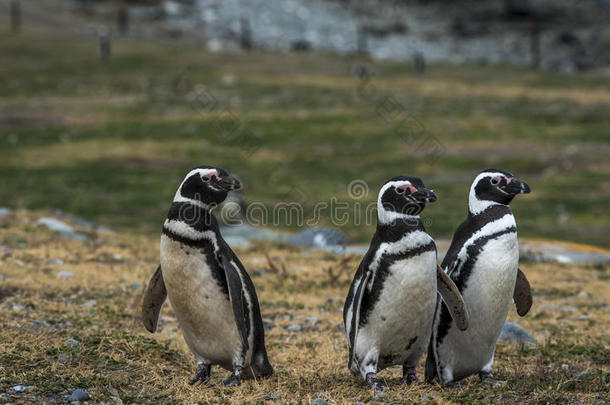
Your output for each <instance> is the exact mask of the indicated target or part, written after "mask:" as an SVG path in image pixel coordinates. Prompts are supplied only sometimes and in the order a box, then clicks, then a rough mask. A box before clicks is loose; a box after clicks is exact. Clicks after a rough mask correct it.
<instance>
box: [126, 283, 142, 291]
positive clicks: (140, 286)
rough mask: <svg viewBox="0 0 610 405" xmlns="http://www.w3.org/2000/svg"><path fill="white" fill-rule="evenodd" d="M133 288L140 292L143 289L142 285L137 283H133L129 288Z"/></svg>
mask: <svg viewBox="0 0 610 405" xmlns="http://www.w3.org/2000/svg"><path fill="white" fill-rule="evenodd" d="M129 287H131V289H132V290H139V289H140V288H142V284H140V283H138V282H137V281H136V282H133V283H131V285H130V286H129Z"/></svg>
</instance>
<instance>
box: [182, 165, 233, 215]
mask: <svg viewBox="0 0 610 405" xmlns="http://www.w3.org/2000/svg"><path fill="white" fill-rule="evenodd" d="M240 188H241V183H240V182H239V180H237V179H236V178H234V177H231V176H230V175H229V173H228V172H227V171H226V170H224V169H221V168H220V167H214V166H199V167H195V168H194V169H192V170H191V171H190V172H189V173H188V174H187V175H186V177H185V178H184V180H183V181H182V184H180V187H179V188H178V191H176V195H175V197H174V202H178V201H188V202H193V203H196V205H200V203H203V205H204V207H205V208H210V209H211V208H213V207H215V206H216V205H218V204H220V203H221V202H223V201H224V200H225V198H227V194H228V193H229V191H231V190H238V189H240Z"/></svg>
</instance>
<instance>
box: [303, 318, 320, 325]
mask: <svg viewBox="0 0 610 405" xmlns="http://www.w3.org/2000/svg"><path fill="white" fill-rule="evenodd" d="M305 320H306V321H307V323H309V324H311V325H315V324H316V323H318V321H319V319H318V318H316V317H315V316H310V317H308V318H306V319H305Z"/></svg>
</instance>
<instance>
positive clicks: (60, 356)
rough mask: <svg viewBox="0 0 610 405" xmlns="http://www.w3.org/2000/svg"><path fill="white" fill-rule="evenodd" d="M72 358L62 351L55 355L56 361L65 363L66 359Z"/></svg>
mask: <svg viewBox="0 0 610 405" xmlns="http://www.w3.org/2000/svg"><path fill="white" fill-rule="evenodd" d="M71 358H72V356H71V355H69V354H66V353H62V354H60V355H59V356H57V361H59V362H60V363H65V362H67V361H68V360H70V359H71Z"/></svg>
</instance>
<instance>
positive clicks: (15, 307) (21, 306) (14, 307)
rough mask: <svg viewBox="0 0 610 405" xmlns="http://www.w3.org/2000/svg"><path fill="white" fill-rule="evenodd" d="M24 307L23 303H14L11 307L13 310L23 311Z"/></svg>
mask: <svg viewBox="0 0 610 405" xmlns="http://www.w3.org/2000/svg"><path fill="white" fill-rule="evenodd" d="M23 308H25V307H24V306H23V305H21V304H13V306H12V307H11V311H13V312H21V311H23Z"/></svg>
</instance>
